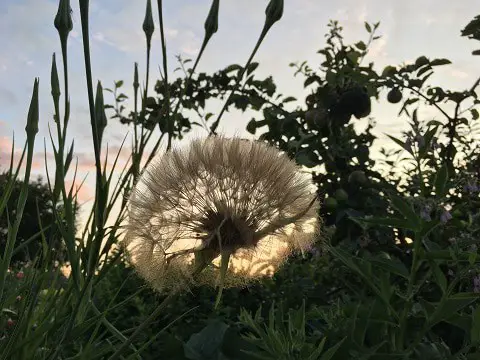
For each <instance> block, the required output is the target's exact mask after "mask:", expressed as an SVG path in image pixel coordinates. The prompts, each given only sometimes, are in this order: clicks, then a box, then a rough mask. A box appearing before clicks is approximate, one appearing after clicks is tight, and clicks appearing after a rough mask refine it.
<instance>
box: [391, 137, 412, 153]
mask: <svg viewBox="0 0 480 360" xmlns="http://www.w3.org/2000/svg"><path fill="white" fill-rule="evenodd" d="M385 135H387V136H388V137H389V138H390V139H391V140H393V141H395V142H396V143H397V144H398V145H400V147H401V148H402V149H404V150H406V151H407V152H408V153H409V154H411V155H413V152H412V149H408V148H407V146H406V144H405V143H404V142H403V141H402V140H399V139H397V138H396V137H394V136H391V135H388V134H385Z"/></svg>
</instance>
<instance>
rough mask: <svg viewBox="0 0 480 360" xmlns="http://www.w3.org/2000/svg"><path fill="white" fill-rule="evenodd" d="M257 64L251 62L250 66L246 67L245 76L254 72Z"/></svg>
mask: <svg viewBox="0 0 480 360" xmlns="http://www.w3.org/2000/svg"><path fill="white" fill-rule="evenodd" d="M258 65H259V63H258V62H252V63H250V65H248V67H247V76H248V75H250V74H251V73H252V72H254V71H255V69H256V68H257V67H258Z"/></svg>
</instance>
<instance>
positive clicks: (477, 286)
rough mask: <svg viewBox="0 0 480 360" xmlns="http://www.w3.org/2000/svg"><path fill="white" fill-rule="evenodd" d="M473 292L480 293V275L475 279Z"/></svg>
mask: <svg viewBox="0 0 480 360" xmlns="http://www.w3.org/2000/svg"><path fill="white" fill-rule="evenodd" d="M473 292H475V293H480V275H477V276H475V277H474V278H473Z"/></svg>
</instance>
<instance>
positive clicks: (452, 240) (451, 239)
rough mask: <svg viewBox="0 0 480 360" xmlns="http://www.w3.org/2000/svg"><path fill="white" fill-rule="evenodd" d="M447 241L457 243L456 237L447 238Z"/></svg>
mask: <svg viewBox="0 0 480 360" xmlns="http://www.w3.org/2000/svg"><path fill="white" fill-rule="evenodd" d="M448 242H449V243H450V244H456V243H457V238H455V237H451V238H448Z"/></svg>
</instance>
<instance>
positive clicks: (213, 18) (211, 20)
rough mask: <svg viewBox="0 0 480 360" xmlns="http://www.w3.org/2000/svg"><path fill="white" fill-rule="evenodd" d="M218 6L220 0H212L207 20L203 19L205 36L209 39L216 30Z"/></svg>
mask: <svg viewBox="0 0 480 360" xmlns="http://www.w3.org/2000/svg"><path fill="white" fill-rule="evenodd" d="M219 8H220V0H213V1H212V6H211V7H210V11H209V12H208V16H207V20H205V38H206V39H209V38H210V37H211V36H212V35H213V34H215V33H216V32H217V30H218V10H219Z"/></svg>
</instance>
